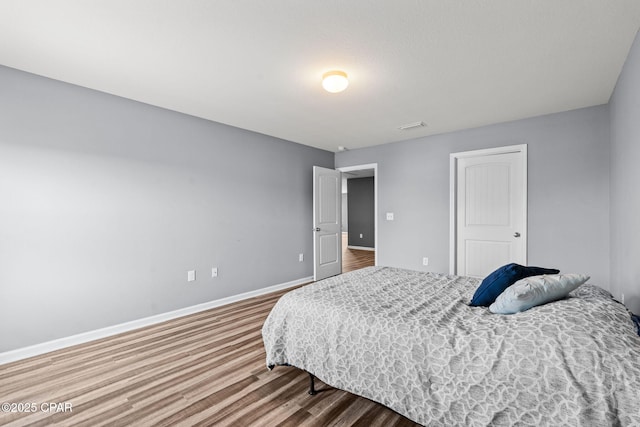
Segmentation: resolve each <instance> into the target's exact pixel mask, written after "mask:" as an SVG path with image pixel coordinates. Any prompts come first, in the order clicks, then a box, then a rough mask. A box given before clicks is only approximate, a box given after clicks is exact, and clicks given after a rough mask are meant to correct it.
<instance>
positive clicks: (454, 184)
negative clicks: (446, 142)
mask: <svg viewBox="0 0 640 427" xmlns="http://www.w3.org/2000/svg"><path fill="white" fill-rule="evenodd" d="M509 153H522V156H523V162H522V163H523V165H522V174H523V176H522V186H523V194H522V197H523V199H524V200H523V202H524V213H523V215H524V218H523V221H524V228H523V230H524V233H523V234H524V235H523V236H522V244H523V245H524V249H523V251H524V253H523V255H524V259H525V261H526V260H527V248H528V246H529V244H528V240H527V236H528V235H529V233H528V228H527V227H528V222H527V211H528V204H527V201H528V197H527V188H528V184H527V144H519V145H508V146H504V147H495V148H486V149H481V150H472V151H462V152H459V153H451V154H450V155H449V274H456V272H457V266H456V260H457V255H458V253H457V249H458V248H457V238H458V235H457V229H456V228H457V227H456V223H457V212H458V209H457V208H458V206H457V202H456V201H457V197H458V179H457V177H458V159H462V158H468V157H484V156H493V155H496V154H509Z"/></svg>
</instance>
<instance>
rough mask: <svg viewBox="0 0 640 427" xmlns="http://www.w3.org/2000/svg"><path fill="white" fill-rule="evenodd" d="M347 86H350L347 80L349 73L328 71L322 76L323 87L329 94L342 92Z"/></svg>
mask: <svg viewBox="0 0 640 427" xmlns="http://www.w3.org/2000/svg"><path fill="white" fill-rule="evenodd" d="M347 86H349V80H347V73H345V72H344V71H339V70H333V71H327V72H326V73H324V74H323V75H322V87H323V88H324V90H326V91H327V92H331V93H338V92H342V91H343V90H345V89H346V88H347Z"/></svg>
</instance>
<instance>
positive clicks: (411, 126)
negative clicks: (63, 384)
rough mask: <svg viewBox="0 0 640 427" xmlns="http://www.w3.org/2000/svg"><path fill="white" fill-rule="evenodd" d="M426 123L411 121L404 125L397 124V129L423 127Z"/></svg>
mask: <svg viewBox="0 0 640 427" xmlns="http://www.w3.org/2000/svg"><path fill="white" fill-rule="evenodd" d="M426 125H427V124H426V123H425V122H413V123H407V124H406V125H402V126H398V129H400V130H410V129H416V128H421V127H425V126H426Z"/></svg>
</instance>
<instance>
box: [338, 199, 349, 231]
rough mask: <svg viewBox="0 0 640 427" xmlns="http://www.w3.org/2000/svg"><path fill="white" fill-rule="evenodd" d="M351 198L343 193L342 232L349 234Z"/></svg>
mask: <svg viewBox="0 0 640 427" xmlns="http://www.w3.org/2000/svg"><path fill="white" fill-rule="evenodd" d="M348 199H349V197H348V196H347V193H342V206H341V207H342V221H341V222H342V223H341V225H340V226H341V227H342V228H341V230H342V232H343V233H344V232H347V231H349V200H348Z"/></svg>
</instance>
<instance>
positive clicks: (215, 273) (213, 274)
mask: <svg viewBox="0 0 640 427" xmlns="http://www.w3.org/2000/svg"><path fill="white" fill-rule="evenodd" d="M211 277H218V267H213V268H212V269H211Z"/></svg>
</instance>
